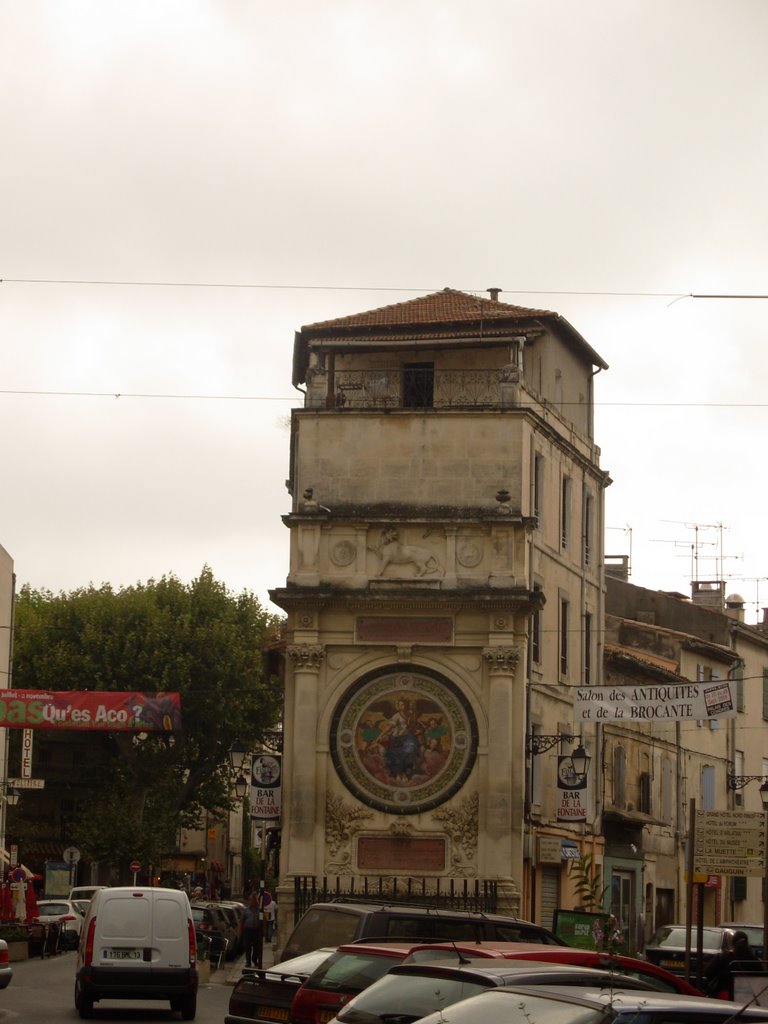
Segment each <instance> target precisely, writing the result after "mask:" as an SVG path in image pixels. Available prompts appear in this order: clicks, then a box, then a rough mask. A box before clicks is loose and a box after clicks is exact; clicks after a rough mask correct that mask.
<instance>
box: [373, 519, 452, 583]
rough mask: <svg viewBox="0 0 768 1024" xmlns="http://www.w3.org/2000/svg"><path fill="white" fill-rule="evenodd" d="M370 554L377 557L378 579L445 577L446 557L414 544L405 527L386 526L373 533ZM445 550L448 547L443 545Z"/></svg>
mask: <svg viewBox="0 0 768 1024" xmlns="http://www.w3.org/2000/svg"><path fill="white" fill-rule="evenodd" d="M372 538H373V541H372V542H370V541H369V544H368V550H369V551H372V552H373V554H374V555H375V556H376V562H377V566H376V575H377V576H380V577H384V576H387V577H389V578H395V579H397V578H400V577H402V576H404V575H405V576H406V577H407V578H411V579H413V578H418V577H422V576H438V577H439V576H443V575H444V574H445V566H444V556H442V558H441V552H438V551H437V550H436V549H435V547H434V546H432V545H430V546H428V545H426V544H420V543H415V542H411V540H410V538H408V537H407V535H406V533H405V531H404V530H403V529H402V528H401V527H397V526H386V527H384V529H381V530H378V531H376V530H374V531H372ZM441 547H442V548H444V547H445V544H444V542H443V544H442V545H441Z"/></svg>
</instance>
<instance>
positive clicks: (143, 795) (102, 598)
mask: <svg viewBox="0 0 768 1024" xmlns="http://www.w3.org/2000/svg"><path fill="white" fill-rule="evenodd" d="M279 630H280V620H279V619H278V618H277V617H275V616H273V615H271V614H269V613H268V612H267V611H265V609H264V608H262V606H261V605H260V603H259V601H258V600H257V599H256V598H255V597H254V596H253V595H252V594H250V593H248V592H243V593H241V594H239V595H235V594H233V593H231V592H230V591H229V590H227V588H226V586H225V585H224V584H223V583H220V582H217V581H216V580H215V579H214V577H213V574H212V573H211V571H210V569H209V568H207V567H205V568H203V570H202V572H201V574H200V576H199V577H198V578H197V579H195V580H193V581H192V582H191V583H190V584H189V585H185V584H183V583H182V582H180V581H179V580H178V579H177V578H176V577H174V576H164V577H163V578H162V579H160V580H157V581H155V580H150V581H149V582H147V583H145V584H136V585H135V586H132V587H125V588H121V589H119V590H113V589H112V587H111V586H109V585H104V586H101V587H98V588H96V587H93V586H92V585H91V586H89V587H85V588H81V589H79V590H75V591H73V592H71V593H60V594H57V595H54V594H52V593H50V592H47V591H37V590H32V589H30V588H29V587H24V588H22V590H21V592H20V594H19V596H18V598H17V603H16V625H15V639H14V657H13V686H14V687H15V688H16V689H45V690H109V691H143V692H155V691H169V692H178V693H180V694H181V708H182V731H181V732H180V733H175V734H166V733H142V734H138V735H137V734H135V733H120V732H117V731H114V732H110V733H96V732H91V733H87V734H86V733H79V734H77V735H76V736H72V739H71V741H72V742H73V743H79V744H81V752H80V754H79V755H78V758H79V763H80V765H81V766H82V767H79V771H78V774H79V775H80V776H81V777H80V778H79V779H78V782H79V783H83V784H84V785H85V789H84V790H82V789H81V790H80V800H79V801H78V807H79V809H78V811H77V812H76V813H75V815H74V816H73V818H72V819H71V820H70V821H69V822H68V825H67V836H66V838H67V840H69V841H72V842H75V843H76V844H77V845H78V846H79V847H80V848H81V849H82V851H83V853H84V855H85V856H86V857H87V858H88V859H91V860H99V861H105V862H107V863H112V864H120V863H124V862H126V861H130V860H131V859H132V858H134V857H138V858H139V859H140V860H142V862H143V863H155V864H156V863H158V860H159V857H160V855H161V854H162V853H163V852H167V851H168V850H169V849H172V848H173V847H174V845H175V841H176V840H175V837H176V834H177V831H178V829H179V828H180V827H182V826H186V827H197V826H199V823H200V817H201V812H202V811H203V810H207V811H209V812H211V813H213V814H214V815H215V814H222V815H223V814H224V813H226V811H228V810H229V809H230V808H231V806H232V802H231V782H232V778H231V769H230V766H229V759H228V751H229V748H230V746H231V745H232V743H233V741H234V740H235V739H240V740H242V741H243V743H244V744H245V745H246V746H247V747H249V748H250V749H256V748H257V746H258V745H259V744H260V743H261V741H262V739H263V738H264V737H265V736H267V735H268V734H269V732H270V730H272V729H274V727H275V725H276V723H277V721H278V719H279V713H280V707H281V704H282V694H281V692H280V690H279V686H278V684H277V682H276V681H275V680H265V679H264V678H263V676H262V665H261V651H262V649H263V647H264V646H265V644H266V643H269V642H270V641H272V640H275V639H278V638H279ZM37 735H38V737H41V738H43V737H44V735H45V734H44V733H43V732H38V734H37ZM56 738H57V740H59V741H60V740H61V739H62V737H61V735H60V734H59V735H58V736H57V737H56ZM88 765H90V768H89V767H88ZM83 775H84V778H83V777H82V776H83Z"/></svg>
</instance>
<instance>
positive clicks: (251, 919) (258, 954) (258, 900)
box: [240, 892, 264, 967]
mask: <svg viewBox="0 0 768 1024" xmlns="http://www.w3.org/2000/svg"><path fill="white" fill-rule="evenodd" d="M240 927H241V929H242V932H243V947H244V949H245V966H246V967H261V965H262V956H263V951H264V902H263V899H262V896H261V893H260V892H252V893H251V895H250V897H249V899H248V906H247V907H246V909H245V913H244V914H243V920H242V923H241V925H240Z"/></svg>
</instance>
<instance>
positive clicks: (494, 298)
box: [486, 288, 501, 302]
mask: <svg viewBox="0 0 768 1024" xmlns="http://www.w3.org/2000/svg"><path fill="white" fill-rule="evenodd" d="M486 290H487V292H488V294H489V295H490V296H491V302H498V301H499V295H500V294H501V288H488V289H486Z"/></svg>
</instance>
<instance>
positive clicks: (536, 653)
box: [531, 583, 543, 665]
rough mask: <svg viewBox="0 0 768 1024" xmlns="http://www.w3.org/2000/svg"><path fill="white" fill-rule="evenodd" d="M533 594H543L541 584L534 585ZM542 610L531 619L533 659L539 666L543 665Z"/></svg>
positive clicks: (536, 611)
mask: <svg viewBox="0 0 768 1024" xmlns="http://www.w3.org/2000/svg"><path fill="white" fill-rule="evenodd" d="M533 592H534V594H535V593H539V594H540V593H541V584H539V583H534V585H533ZM542 614H543V613H542V610H541V608H536V609H535V611H534V613H533V615H532V617H531V658H532V659H533V660H534V662H535V663H536V664H537V665H538V664H540V663H541V616H542Z"/></svg>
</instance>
